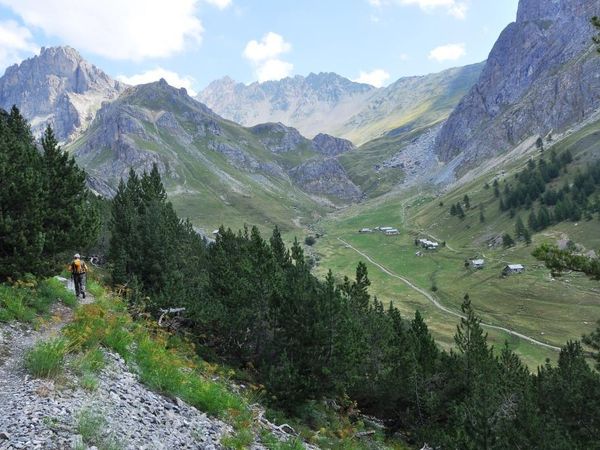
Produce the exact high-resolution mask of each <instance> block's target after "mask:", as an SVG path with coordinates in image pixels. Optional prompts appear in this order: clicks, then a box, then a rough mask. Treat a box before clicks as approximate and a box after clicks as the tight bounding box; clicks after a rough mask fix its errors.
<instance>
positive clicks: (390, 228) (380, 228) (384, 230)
mask: <svg viewBox="0 0 600 450" xmlns="http://www.w3.org/2000/svg"><path fill="white" fill-rule="evenodd" d="M393 229H394V228H393V227H379V231H381V232H382V233H385V232H386V231H389V230H393Z"/></svg>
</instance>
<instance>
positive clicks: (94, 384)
mask: <svg viewBox="0 0 600 450" xmlns="http://www.w3.org/2000/svg"><path fill="white" fill-rule="evenodd" d="M79 384H80V385H81V387H82V388H83V389H85V390H86V391H90V392H93V391H96V390H98V385H99V384H100V382H99V381H98V378H97V377H96V376H95V375H94V374H92V373H85V374H83V375H82V376H81V378H80V380H79Z"/></svg>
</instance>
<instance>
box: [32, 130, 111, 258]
mask: <svg viewBox="0 0 600 450" xmlns="http://www.w3.org/2000/svg"><path fill="white" fill-rule="evenodd" d="M42 148H43V179H44V191H45V194H46V195H45V198H44V201H43V206H42V205H40V207H42V208H43V209H44V211H45V212H44V232H45V242H44V255H45V256H46V257H47V258H49V259H51V260H54V259H55V258H56V256H57V255H58V254H59V253H61V252H63V251H66V250H77V249H82V248H86V247H87V246H90V245H92V244H93V243H94V242H95V239H96V237H97V236H98V230H99V226H100V219H99V216H98V211H97V210H96V208H95V203H93V202H92V199H91V195H92V194H91V193H90V192H89V190H88V188H87V187H86V184H85V178H86V175H85V172H84V171H83V170H81V169H80V168H79V167H77V164H76V163H75V160H74V159H73V157H69V155H68V154H67V152H65V151H63V150H62V149H61V148H60V146H59V145H58V141H57V140H56V137H55V136H54V132H53V131H52V128H51V127H50V126H49V125H48V127H47V128H46V130H45V132H44V134H43V136H42Z"/></svg>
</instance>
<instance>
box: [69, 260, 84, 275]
mask: <svg viewBox="0 0 600 450" xmlns="http://www.w3.org/2000/svg"><path fill="white" fill-rule="evenodd" d="M71 272H73V273H85V264H84V263H83V262H82V261H81V260H80V259H74V260H73V262H72V263H71Z"/></svg>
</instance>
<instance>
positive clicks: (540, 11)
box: [435, 0, 600, 167]
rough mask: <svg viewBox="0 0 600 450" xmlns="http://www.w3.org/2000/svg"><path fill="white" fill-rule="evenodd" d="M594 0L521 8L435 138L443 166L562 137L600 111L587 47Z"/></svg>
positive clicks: (537, 1) (525, 0)
mask: <svg viewBox="0 0 600 450" xmlns="http://www.w3.org/2000/svg"><path fill="white" fill-rule="evenodd" d="M598 13H600V2H598V1H597V0H521V1H520V3H519V10H518V14H517V21H516V22H515V23H512V24H510V25H509V26H508V27H507V28H506V29H505V30H504V31H503V32H502V34H501V35H500V37H499V39H498V41H497V42H496V44H495V45H494V48H493V49H492V51H491V53H490V55H489V58H488V60H487V63H486V65H485V67H484V69H483V71H482V73H481V76H480V77H479V81H478V82H477V83H476V85H475V86H473V88H472V89H471V90H470V92H469V93H468V94H467V95H466V96H465V97H464V98H463V99H462V100H461V101H460V103H459V104H458V106H457V107H456V109H455V110H454V111H453V113H452V114H451V115H450V117H449V119H448V121H447V122H446V123H445V125H444V126H443V128H442V130H441V132H440V134H439V135H438V138H437V141H436V144H435V151H436V153H437V154H438V156H439V157H440V159H441V160H443V161H450V160H452V159H453V158H454V157H455V156H457V155H459V154H461V155H462V157H463V160H464V163H465V164H466V165H467V167H468V166H472V165H474V164H476V163H477V162H478V161H480V160H482V159H484V158H486V157H490V156H493V155H495V154H498V153H501V152H503V151H506V150H508V149H510V148H511V147H513V146H515V145H517V144H519V143H520V142H521V141H522V140H524V139H526V138H528V137H530V136H536V135H541V136H545V135H547V134H548V133H550V132H551V131H561V130H565V129H567V128H569V127H570V126H572V125H574V124H576V123H577V122H580V121H581V120H583V119H585V118H586V117H587V116H589V115H590V114H591V113H593V112H594V111H596V110H597V109H598V108H599V107H600V96H599V94H598V93H599V92H600V77H598V73H600V58H599V57H598V55H597V54H596V51H595V49H594V47H593V45H592V42H591V36H592V34H593V30H592V27H591V25H590V18H591V17H592V16H594V15H597V14H598Z"/></svg>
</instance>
